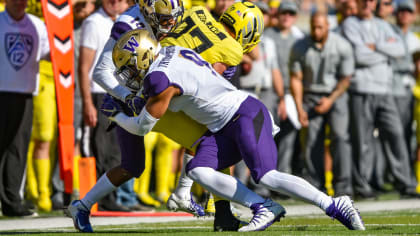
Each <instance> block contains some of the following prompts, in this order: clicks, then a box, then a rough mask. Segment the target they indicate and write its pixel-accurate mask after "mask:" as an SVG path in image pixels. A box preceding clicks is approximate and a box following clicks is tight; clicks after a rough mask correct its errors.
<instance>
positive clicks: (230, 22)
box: [151, 0, 263, 231]
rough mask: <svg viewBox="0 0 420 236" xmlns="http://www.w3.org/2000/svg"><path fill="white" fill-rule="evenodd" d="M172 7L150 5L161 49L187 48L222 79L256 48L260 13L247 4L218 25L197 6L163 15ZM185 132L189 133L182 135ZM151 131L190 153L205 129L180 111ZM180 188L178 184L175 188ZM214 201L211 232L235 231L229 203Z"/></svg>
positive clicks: (162, 0)
mask: <svg viewBox="0 0 420 236" xmlns="http://www.w3.org/2000/svg"><path fill="white" fill-rule="evenodd" d="M175 5H176V4H175ZM173 6H174V4H173V3H172V2H170V0H156V1H155V2H154V12H153V13H152V16H151V17H152V21H154V24H155V25H156V26H158V27H157V29H158V33H161V34H162V35H163V37H161V40H160V44H161V46H163V47H165V46H171V45H178V46H182V47H185V48H191V49H193V50H194V51H196V52H197V53H199V54H200V55H201V56H202V57H203V58H204V59H205V60H206V61H207V62H209V63H210V64H211V65H212V66H213V67H214V68H215V70H216V71H217V72H219V73H220V74H222V75H223V76H224V77H226V78H228V77H229V75H233V73H232V69H234V68H235V67H234V66H236V65H238V64H239V63H240V62H241V60H242V57H243V53H248V52H250V51H251V50H252V49H253V48H254V47H255V46H256V45H257V43H258V42H259V37H260V35H261V33H262V31H263V16H262V13H261V11H260V10H259V9H258V8H257V7H256V6H255V5H254V4H252V3H250V2H243V3H242V2H238V3H235V4H233V5H232V6H231V7H230V8H228V10H227V11H226V12H225V13H224V14H223V15H222V16H221V23H219V22H217V21H216V20H215V19H214V18H213V17H212V15H211V14H210V12H209V11H208V10H207V9H206V8H204V7H201V6H197V7H193V8H191V9H190V10H187V11H186V12H185V13H184V14H183V16H182V20H180V21H179V18H178V17H179V15H175V16H172V15H171V14H167V13H168V12H173V10H172V9H171V8H172V7H173ZM168 8H169V9H168ZM233 72H234V71H233ZM174 123H176V124H177V126H176V127H174V126H173V124H174ZM184 126H185V127H184ZM167 127H171V129H168V128H167ZM187 127H188V128H187ZM191 127H193V128H191ZM185 130H189V132H184V131H185ZM154 131H159V132H162V133H164V134H165V135H166V136H168V137H170V138H171V139H173V140H175V141H177V142H179V143H180V144H181V145H182V146H184V147H186V148H188V149H189V150H190V151H194V150H195V147H196V146H197V145H195V142H196V141H197V140H198V139H199V138H200V137H201V136H202V135H203V134H204V133H205V132H206V131H207V128H206V127H205V126H202V125H200V124H198V123H197V122H195V121H193V120H191V119H190V118H189V117H187V116H186V115H185V114H184V113H182V112H176V113H174V112H170V111H167V113H165V115H164V116H163V117H162V118H161V119H160V120H159V122H158V123H157V125H156V126H155V129H154ZM194 145H195V146H194ZM190 154H191V153H190ZM190 158H192V156H189V157H188V156H187V158H186V159H184V162H185V163H187V162H188V160H189V159H190ZM223 173H226V174H230V172H229V169H226V170H224V171H223ZM180 185H182V183H180V184H179V185H178V186H180ZM180 189H181V187H180V188H178V187H177V189H176V190H175V192H174V193H173V194H172V195H171V196H170V198H169V200H168V202H167V207H168V209H172V210H176V209H178V208H179V206H178V205H177V204H178V202H179V200H180V199H177V198H178V197H177V195H180V196H182V194H181V193H180V194H177V191H182V190H180ZM184 195H185V193H184ZM215 200H216V204H215V206H216V216H215V221H214V229H215V230H216V231H226V230H234V231H236V230H237V229H238V227H239V224H240V222H239V221H238V220H236V219H235V218H234V217H233V215H232V213H231V210H230V204H229V202H228V201H225V200H222V199H220V198H217V197H216V199H215Z"/></svg>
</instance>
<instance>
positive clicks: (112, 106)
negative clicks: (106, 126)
mask: <svg viewBox="0 0 420 236" xmlns="http://www.w3.org/2000/svg"><path fill="white" fill-rule="evenodd" d="M121 111H122V108H121V106H120V104H118V103H117V102H116V101H115V100H114V98H112V97H111V95H109V94H106V95H105V96H104V100H103V102H102V106H101V112H102V114H104V115H105V116H106V117H108V118H112V117H114V116H116V115H117V114H118V113H119V112H121Z"/></svg>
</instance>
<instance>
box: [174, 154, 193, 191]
mask: <svg viewBox="0 0 420 236" xmlns="http://www.w3.org/2000/svg"><path fill="white" fill-rule="evenodd" d="M193 157H194V156H192V155H189V154H187V153H185V154H184V159H183V161H182V169H181V175H180V176H179V180H178V185H177V186H176V188H175V190H174V194H175V195H176V196H177V197H180V198H182V199H186V198H187V199H189V198H190V193H191V186H192V185H193V182H194V181H193V180H192V179H191V178H190V177H188V176H187V175H186V174H185V168H186V166H187V164H188V162H189V161H191V159H193Z"/></svg>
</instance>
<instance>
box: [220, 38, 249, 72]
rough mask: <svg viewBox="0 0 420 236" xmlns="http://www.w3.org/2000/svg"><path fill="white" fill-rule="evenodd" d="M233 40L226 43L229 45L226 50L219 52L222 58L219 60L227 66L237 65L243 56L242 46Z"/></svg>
mask: <svg viewBox="0 0 420 236" xmlns="http://www.w3.org/2000/svg"><path fill="white" fill-rule="evenodd" d="M232 40H233V39H232ZM233 41H234V42H232V43H229V44H227V45H229V47H227V50H226V51H223V52H222V53H221V54H222V55H223V58H222V60H221V61H220V62H223V63H225V64H226V65H229V66H237V65H239V64H240V63H241V61H242V57H243V56H244V55H243V53H242V46H241V45H240V44H239V43H238V42H236V41H235V40H233Z"/></svg>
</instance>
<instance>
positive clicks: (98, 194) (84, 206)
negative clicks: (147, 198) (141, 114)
mask: <svg viewBox="0 0 420 236" xmlns="http://www.w3.org/2000/svg"><path fill="white" fill-rule="evenodd" d="M116 131H117V136H118V143H119V145H120V150H121V165H119V166H117V167H114V168H112V169H111V170H109V171H107V172H106V173H105V174H104V175H102V176H101V177H100V178H99V180H98V181H97V183H96V184H95V186H93V188H92V189H91V190H90V191H89V192H88V193H87V194H86V196H85V197H84V198H83V199H81V200H76V201H73V202H72V203H71V204H70V206H69V207H68V212H69V214H70V215H71V217H72V218H73V223H74V225H75V227H76V228H77V229H78V230H80V231H82V232H93V230H92V226H91V224H90V222H89V215H90V209H91V208H92V206H93V205H94V204H95V203H96V202H98V201H99V200H100V199H102V198H103V197H104V196H106V195H107V194H109V193H111V192H112V191H114V190H115V189H116V188H117V187H118V186H120V185H121V184H123V183H125V182H126V181H128V180H129V179H131V178H133V177H139V176H140V175H141V173H142V172H143V170H144V145H143V143H144V141H143V137H140V136H137V135H133V134H130V133H129V132H127V131H125V130H124V129H123V128H120V127H119V126H117V127H116Z"/></svg>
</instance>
